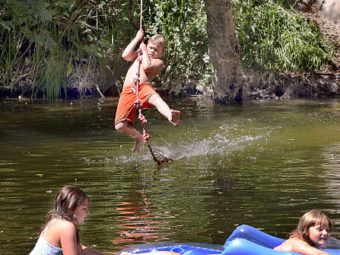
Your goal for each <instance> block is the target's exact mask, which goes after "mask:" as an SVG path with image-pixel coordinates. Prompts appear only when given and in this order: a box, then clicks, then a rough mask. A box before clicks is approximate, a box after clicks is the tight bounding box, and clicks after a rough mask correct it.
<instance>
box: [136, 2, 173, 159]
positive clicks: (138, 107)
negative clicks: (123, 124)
mask: <svg viewBox="0 0 340 255" xmlns="http://www.w3.org/2000/svg"><path fill="white" fill-rule="evenodd" d="M139 28H140V29H143V0H141V1H140V20H139ZM137 61H138V68H137V72H136V78H135V80H134V88H133V92H134V93H135V94H136V101H135V103H134V107H135V108H136V110H138V120H139V121H140V123H141V125H142V129H143V139H144V141H145V142H146V144H147V146H148V148H149V151H150V153H151V156H152V159H153V160H154V161H155V162H156V163H157V165H161V164H163V163H167V162H171V161H172V159H170V158H167V157H164V158H163V159H161V160H160V159H158V158H157V157H156V155H155V153H154V152H153V149H152V147H151V142H150V134H149V132H148V131H147V128H146V123H147V122H148V121H147V119H146V118H145V116H144V115H143V112H142V110H143V109H142V104H141V100H140V98H139V96H138V93H139V85H140V68H141V65H142V53H141V52H139V54H138V60H137Z"/></svg>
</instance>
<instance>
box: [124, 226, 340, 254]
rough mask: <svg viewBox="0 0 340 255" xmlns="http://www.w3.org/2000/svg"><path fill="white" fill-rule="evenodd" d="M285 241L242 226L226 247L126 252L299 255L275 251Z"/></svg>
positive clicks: (146, 247)
mask: <svg viewBox="0 0 340 255" xmlns="http://www.w3.org/2000/svg"><path fill="white" fill-rule="evenodd" d="M283 241H284V239H281V238H278V237H275V236H272V235H269V234H266V233H264V232H262V231H260V230H258V229H256V228H254V227H251V226H248V225H241V226H239V227H237V228H236V229H235V230H234V231H233V233H232V234H231V235H230V236H229V238H228V239H227V240H226V242H225V243H224V245H215V244H202V243H189V244H185V243H169V242H166V243H149V244H143V245H136V246H133V247H131V248H129V249H127V250H124V251H129V252H131V253H133V254H141V253H148V252H153V251H172V252H177V253H180V254H183V255H214V254H219V255H299V254H298V253H294V252H282V251H276V250H273V248H274V247H276V246H278V245H280V244H281V243H282V242H283ZM335 245H336V244H335ZM337 245H338V244H337ZM324 251H325V252H327V253H329V254H331V255H340V247H338V246H334V247H332V246H328V247H327V248H325V249H324Z"/></svg>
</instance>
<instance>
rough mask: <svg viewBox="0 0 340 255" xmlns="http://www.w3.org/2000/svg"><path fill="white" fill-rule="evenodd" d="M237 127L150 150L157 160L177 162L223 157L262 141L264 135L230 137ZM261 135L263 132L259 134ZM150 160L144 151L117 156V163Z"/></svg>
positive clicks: (155, 146) (223, 128)
mask: <svg viewBox="0 0 340 255" xmlns="http://www.w3.org/2000/svg"><path fill="white" fill-rule="evenodd" d="M238 128H239V127H236V126H232V125H229V126H228V125H226V124H223V125H221V126H220V127H219V128H218V129H217V131H216V130H215V131H213V132H211V135H210V136H209V137H208V138H204V139H202V140H197V139H199V138H200V137H198V136H195V137H194V138H189V140H186V141H182V142H181V143H179V142H176V143H172V144H171V143H167V144H165V145H158V144H156V143H153V144H152V148H153V150H154V152H155V154H156V156H157V157H158V158H159V159H162V158H164V157H166V158H169V159H172V160H179V159H184V158H192V157H201V156H212V155H220V156H222V155H223V156H225V155H229V154H230V153H232V152H234V151H237V150H241V149H243V148H244V147H246V146H247V145H249V144H251V143H252V142H253V141H256V140H260V139H262V138H263V137H264V136H265V134H261V135H249V134H247V135H240V136H239V137H233V136H232V135H230V130H231V129H233V130H234V129H238ZM261 133H263V132H261ZM234 136H235V135H234ZM146 160H150V155H149V153H148V151H147V150H146V149H145V150H144V151H143V153H142V154H139V155H132V156H126V155H124V156H119V157H118V161H119V162H121V163H122V162H125V163H127V162H134V161H146Z"/></svg>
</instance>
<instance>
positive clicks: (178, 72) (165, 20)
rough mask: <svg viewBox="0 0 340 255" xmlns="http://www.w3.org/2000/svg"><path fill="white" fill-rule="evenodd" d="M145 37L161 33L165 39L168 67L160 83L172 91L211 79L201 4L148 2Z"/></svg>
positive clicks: (172, 0)
mask: <svg viewBox="0 0 340 255" xmlns="http://www.w3.org/2000/svg"><path fill="white" fill-rule="evenodd" d="M144 16H145V27H146V31H147V33H148V34H150V35H151V34H155V33H162V34H163V35H164V36H165V38H166V40H167V49H166V54H165V56H164V57H165V59H166V65H167V68H166V70H165V72H164V73H163V74H162V76H161V78H160V84H162V85H163V86H165V87H168V88H170V89H172V90H177V91H178V90H179V89H180V86H181V85H186V84H192V83H195V85H197V83H199V82H202V83H206V82H207V80H208V79H209V78H210V71H211V69H210V64H209V57H208V38H207V31H206V22H207V21H206V14H205V8H204V2H203V1H202V0H199V1H195V0H190V1H185V0H181V1H176V0H169V1H166V2H165V1H162V0H150V1H148V5H147V6H146V10H145V12H144Z"/></svg>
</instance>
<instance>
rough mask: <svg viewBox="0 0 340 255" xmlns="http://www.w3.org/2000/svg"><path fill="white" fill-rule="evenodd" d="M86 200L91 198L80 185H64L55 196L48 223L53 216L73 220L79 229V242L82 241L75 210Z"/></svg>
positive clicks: (47, 219)
mask: <svg viewBox="0 0 340 255" xmlns="http://www.w3.org/2000/svg"><path fill="white" fill-rule="evenodd" d="M85 200H89V198H88V196H87V195H86V193H85V192H84V191H82V190H81V189H80V188H79V187H77V186H72V185H67V186H64V187H62V188H61V189H60V191H59V192H58V194H57V196H56V198H55V201H54V208H53V209H52V210H51V211H50V212H49V213H48V215H47V218H46V224H47V223H48V222H49V221H50V220H51V219H53V218H56V219H64V220H67V221H70V222H72V223H73V224H74V225H75V227H76V230H77V242H78V243H80V240H79V229H78V227H77V224H76V220H75V218H74V211H75V209H76V208H77V207H78V206H80V205H81V204H82V203H83V202H84V201H85Z"/></svg>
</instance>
